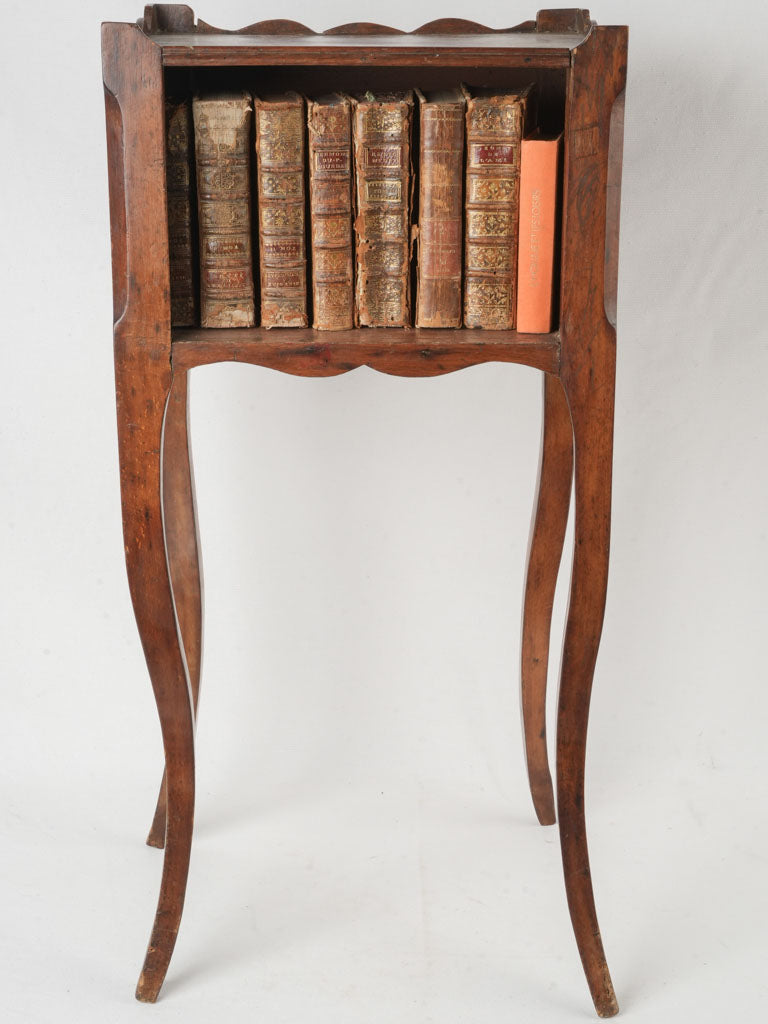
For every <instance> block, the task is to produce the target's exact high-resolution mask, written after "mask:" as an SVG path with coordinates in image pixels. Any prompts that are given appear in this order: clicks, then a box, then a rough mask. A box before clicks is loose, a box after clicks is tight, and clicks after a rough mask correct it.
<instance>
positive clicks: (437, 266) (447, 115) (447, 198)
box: [416, 103, 465, 327]
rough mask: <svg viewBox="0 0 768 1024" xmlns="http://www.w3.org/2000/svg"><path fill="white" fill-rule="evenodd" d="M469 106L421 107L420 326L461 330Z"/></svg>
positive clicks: (417, 308) (440, 104)
mask: <svg viewBox="0 0 768 1024" xmlns="http://www.w3.org/2000/svg"><path fill="white" fill-rule="evenodd" d="M464 111H465V105H464V103H422V105H421V108H420V115H421V139H420V161H419V171H420V182H419V235H418V246H419V249H418V252H419V259H418V278H417V295H416V326H417V327H461V238H462V231H461V228H462V219H463V210H462V172H463V162H464Z"/></svg>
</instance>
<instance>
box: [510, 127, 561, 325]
mask: <svg viewBox="0 0 768 1024" xmlns="http://www.w3.org/2000/svg"><path fill="white" fill-rule="evenodd" d="M562 139H563V134H562V132H560V133H559V134H558V135H556V136H554V137H553V136H542V135H540V134H539V133H538V132H536V133H534V134H533V135H532V136H531V137H530V138H527V139H523V143H522V148H521V158H520V232H519V239H518V257H517V330H518V331H520V332H522V333H525V334H546V333H548V332H549V331H550V330H551V329H552V297H553V281H554V266H555V259H554V257H555V229H556V223H557V207H558V201H557V200H558V191H559V189H558V169H559V166H560V150H561V143H562Z"/></svg>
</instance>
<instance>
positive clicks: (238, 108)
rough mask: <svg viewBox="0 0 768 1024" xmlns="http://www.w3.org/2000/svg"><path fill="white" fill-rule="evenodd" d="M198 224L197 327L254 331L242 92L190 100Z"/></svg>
mask: <svg viewBox="0 0 768 1024" xmlns="http://www.w3.org/2000/svg"><path fill="white" fill-rule="evenodd" d="M192 112H193V116H194V124H195V155H196V158H197V197H198V219H199V224H200V323H201V324H202V326H203V327H252V326H253V323H254V299H253V268H252V264H251V207H250V175H249V152H250V142H249V136H250V123H251V101H250V97H249V96H248V95H247V94H245V93H226V94H220V95H217V96H211V97H205V98H201V97H198V96H196V97H195V98H194V99H193V101H192Z"/></svg>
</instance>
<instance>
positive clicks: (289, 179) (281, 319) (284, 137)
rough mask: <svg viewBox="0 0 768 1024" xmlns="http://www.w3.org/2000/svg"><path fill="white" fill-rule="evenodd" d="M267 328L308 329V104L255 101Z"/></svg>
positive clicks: (292, 98) (286, 99) (287, 99)
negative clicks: (306, 234) (306, 113)
mask: <svg viewBox="0 0 768 1024" xmlns="http://www.w3.org/2000/svg"><path fill="white" fill-rule="evenodd" d="M253 109H254V116H255V119H256V160H257V168H258V206H259V274H260V282H261V325H262V327H306V326H307V323H308V319H307V257H306V238H305V222H304V175H305V167H304V100H303V98H302V97H301V96H300V95H299V94H298V93H297V92H286V93H282V94H280V95H275V96H263V97H259V96H254V97H253Z"/></svg>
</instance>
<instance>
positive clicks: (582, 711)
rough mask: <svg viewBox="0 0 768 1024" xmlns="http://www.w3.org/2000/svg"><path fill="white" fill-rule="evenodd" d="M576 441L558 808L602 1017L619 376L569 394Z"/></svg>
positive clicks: (612, 1005)
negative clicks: (597, 719) (590, 767)
mask: <svg viewBox="0 0 768 1024" xmlns="http://www.w3.org/2000/svg"><path fill="white" fill-rule="evenodd" d="M569 402H570V408H571V416H572V421H573V431H574V447H575V462H576V474H575V481H576V483H575V524H574V529H575V537H574V557H573V570H572V577H571V593H570V600H569V605H568V619H567V623H566V628H565V641H564V645H563V660H562V669H561V677H560V690H559V695H558V712H557V810H558V819H559V825H560V842H561V847H562V856H563V871H564V874H565V889H566V893H567V896H568V908H569V910H570V914H571V921H572V923H573V930H574V933H575V935H576V943H577V945H578V947H579V953H580V954H581V961H582V964H583V965H584V971H585V974H586V976H587V983H588V984H589V988H590V992H591V993H592V999H593V1001H594V1004H595V1009H596V1010H597V1012H598V1014H599V1016H601V1017H612V1016H613V1015H614V1014H616V1013H618V1011H619V1006H618V1003H617V1001H616V995H615V993H614V990H613V983H612V981H611V976H610V973H609V971H608V965H607V963H606V960H605V953H604V951H603V943H602V939H601V937H600V928H599V926H598V923H597V913H596V911H595V900H594V894H593V891H592V878H591V875H590V870H589V854H588V851H587V834H586V825H585V817H584V768H585V757H586V740H587V722H588V718H589V702H590V693H591V690H592V678H593V675H594V671H595V661H596V659H597V650H598V646H599V643H600V634H601V631H602V625H603V614H604V611H605V597H606V587H607V582H608V549H609V541H610V521H611V462H612V449H613V380H612V378H611V379H609V380H607V381H606V383H605V386H604V387H603V388H602V389H599V390H598V389H595V390H594V391H593V392H592V393H591V395H589V396H588V399H587V400H584V399H581V400H579V399H573V398H572V397H571V396H570V395H569Z"/></svg>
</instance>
